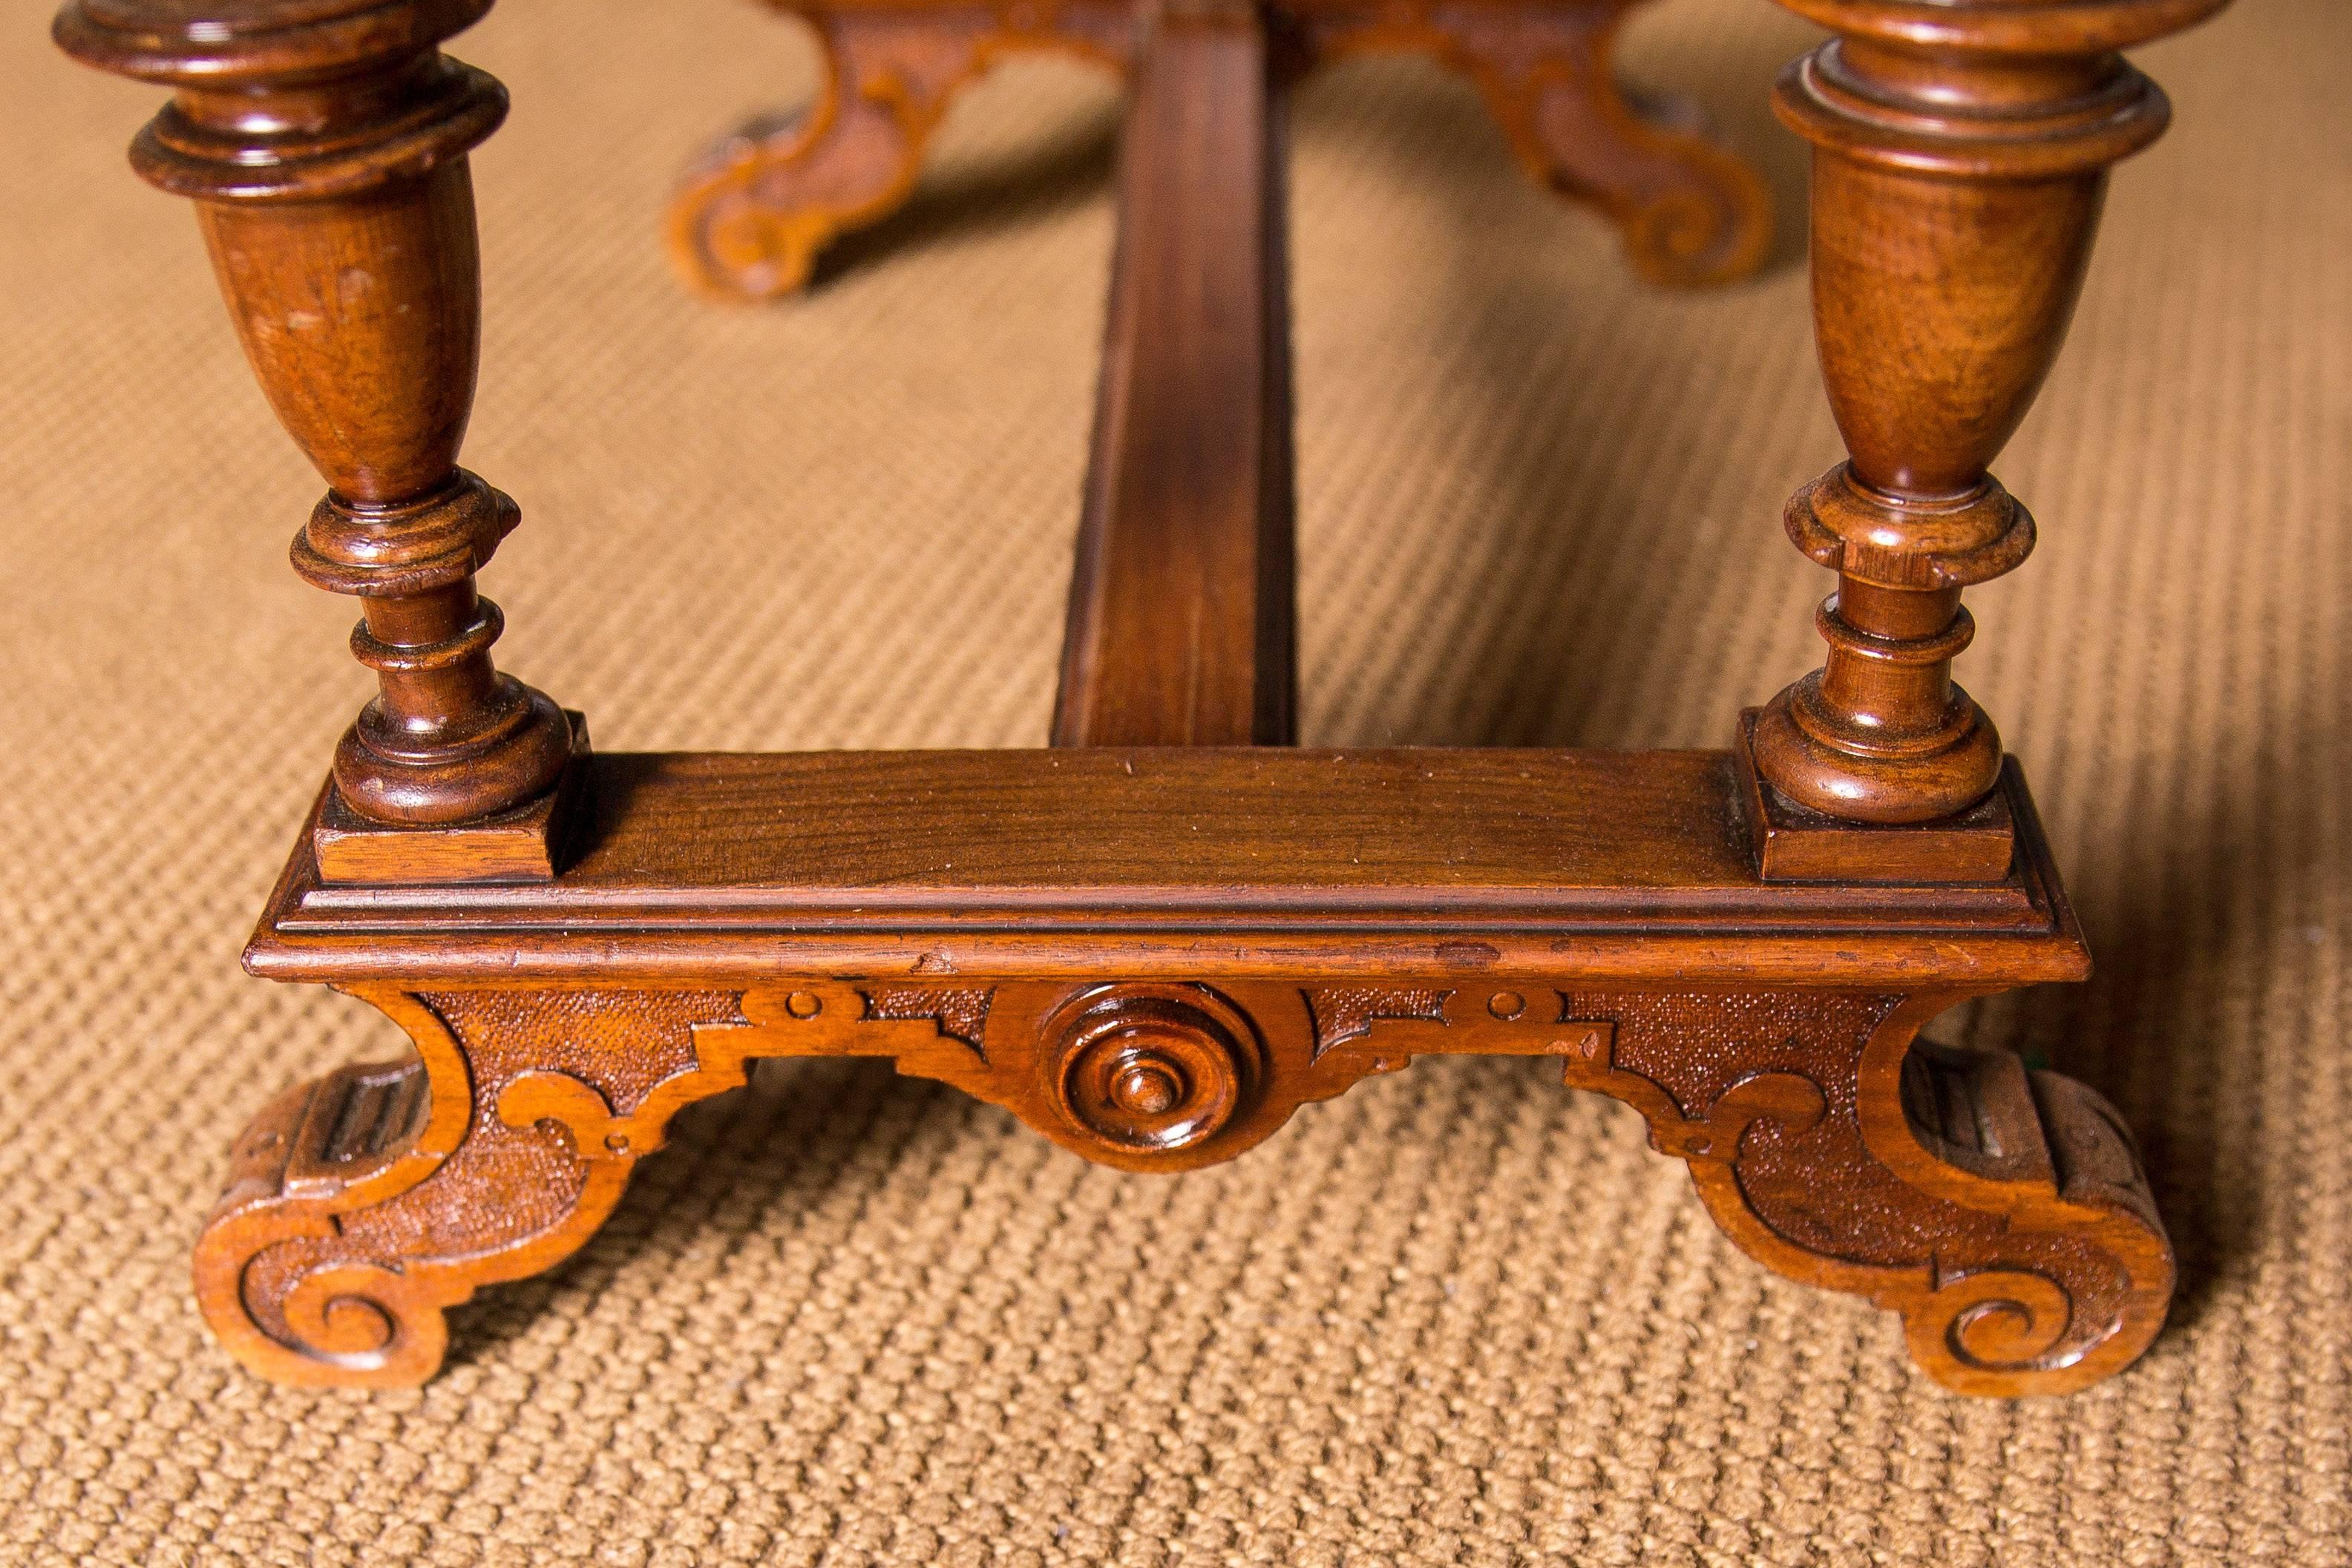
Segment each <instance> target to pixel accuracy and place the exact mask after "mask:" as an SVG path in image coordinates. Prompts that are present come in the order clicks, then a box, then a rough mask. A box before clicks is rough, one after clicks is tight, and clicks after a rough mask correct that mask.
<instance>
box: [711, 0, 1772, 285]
mask: <svg viewBox="0 0 2352 1568" xmlns="http://www.w3.org/2000/svg"><path fill="white" fill-rule="evenodd" d="M768 3H769V4H770V5H773V6H774V7H775V8H776V9H777V10H780V11H783V12H787V13H789V14H792V15H794V16H800V17H801V18H803V20H805V21H806V22H807V23H808V24H809V25H810V26H811V27H812V28H814V31H815V33H816V36H817V40H818V44H819V47H820V48H821V49H822V50H823V53H824V63H823V85H822V87H821V88H820V89H819V92H818V96H817V99H816V101H815V102H814V104H812V105H811V106H810V107H809V108H808V109H807V110H804V111H803V112H799V113H793V114H786V115H780V116H769V117H765V118H762V119H760V120H753V121H751V123H750V124H748V125H746V126H744V127H743V128H742V129H740V130H739V131H736V132H735V133H734V134H732V135H730V136H729V137H727V138H725V139H724V140H722V141H720V142H719V144H718V145H717V146H716V147H714V148H713V149H711V151H710V152H709V153H707V154H705V156H704V157H703V158H702V159H701V160H700V161H699V162H697V163H696V164H695V165H694V166H693V167H692V168H691V169H690V170H689V171H688V174H687V177H686V180H685V182H684V183H683V184H682V185H681V187H680V189H679V192H678V194H677V198H676V199H675V200H674V201H673V203H672V204H671V207H670V214H669V246H670V252H671V255H672V256H673V257H674V258H675V259H676V261H677V266H678V268H679V270H680V271H681V272H682V273H683V274H684V275H685V276H686V277H687V279H688V282H689V283H691V284H692V285H693V286H694V287H696V288H698V289H699V290H701V291H702V292H704V293H707V294H709V295H711V296H713V297H715V298H731V299H764V298H775V297H777V296H780V295H784V294H789V293H792V292H793V290H795V289H798V288H800V287H802V286H803V285H804V284H806V283H807V282H808V280H809V277H810V276H811V274H812V273H813V271H814V267H815V264H816V259H817V256H818V255H819V254H820V253H821V252H822V251H823V250H824V247H825V246H827V245H829V244H831V243H832V242H833V241H834V240H835V239H836V238H838V237H839V236H840V235H844V234H845V233H847V232H849V231H851V230H853V229H857V228H863V227H866V226H867V225H872V224H875V223H878V222H879V221H881V220H882V219H883V218H885V217H887V216H888V215H889V214H891V213H893V212H895V211H897V210H898V208H899V207H900V206H901V205H903V204H905V203H906V201H907V200H908V197H909V196H910V195H911V194H912V193H913V192H914V189H915V183H916V180H917V177H918V175H919V172H920V170H921V166H922V159H923V152H924V148H925V147H926V145H927V144H928V143H929V140H930V137H931V134H932V132H933V131H934V130H936V129H937V127H938V125H939V123H940V119H941V117H942V116H943V115H944V113H945V112H946V109H947V106H948V104H949V103H950V101H951V100H952V99H953V98H954V96H955V95H956V93H958V92H959V91H961V89H963V88H964V87H965V86H966V85H968V84H969V83H971V82H972V81H973V80H976V79H977V78H979V77H980V76H982V74H984V73H985V72H986V71H987V70H988V69H989V68H990V67H991V66H992V65H993V64H995V63H996V62H997V61H998V60H1001V59H1003V58H1004V57H1007V56H1010V55H1013V54H1018V53H1034V52H1039V51H1046V52H1055V53H1060V54H1065V55H1076V56H1077V57H1081V58H1084V59H1087V60H1089V61H1092V62H1093V63H1095V64H1097V65H1101V66H1104V67H1107V68H1110V69H1112V70H1116V71H1118V72H1121V73H1122V74H1124V73H1125V72H1127V71H1128V70H1129V68H1131V66H1132V64H1133V59H1134V53H1135V49H1136V46H1137V40H1138V38H1139V37H1140V34H1139V29H1138V26H1137V15H1138V7H1137V6H1136V5H1134V4H1132V0H1055V3H1054V4H1050V5H1033V4H1025V3H1015V0H971V4H970V5H925V6H921V7H918V8H912V9H908V10H905V11H882V10H877V11H869V10H866V9H863V8H843V9H835V8H833V7H831V6H829V5H826V4H825V0H768ZM1640 3H1641V0H1551V3H1550V4H1545V5H1491V4H1480V3H1477V0H1468V3H1453V4H1446V3H1443V0H1412V3H1408V4H1402V5H1395V4H1377V3H1374V0H1362V3H1360V4H1344V3H1338V0H1301V3H1299V4H1295V5H1277V6H1276V7H1275V10H1276V12H1277V13H1278V16H1277V21H1278V30H1279V32H1280V36H1281V38H1282V40H1283V43H1284V46H1285V50H1286V62H1285V68H1286V70H1297V69H1303V68H1313V67H1315V66H1318V65H1320V64H1323V63H1326V62H1329V61H1336V60H1341V59H1346V58H1349V57H1354V56H1358V55H1366V54H1417V55H1426V56H1429V57H1433V58H1435V59H1436V60H1438V61H1439V62H1440V63H1441V64H1443V65H1444V66H1445V67H1447V68H1449V69H1452V70H1454V71H1456V72H1458V73H1460V74H1461V75H1463V76H1465V77H1466V78H1468V79H1469V80H1470V81H1471V82H1472V83H1473V84H1474V85H1475V86H1476V88H1477V89H1478V91H1479V93H1480V95H1481V97H1482V98H1483V99H1485V101H1486V108H1487V110H1488V111H1489V112H1490V113H1491V114H1493V116H1494V117H1495V120H1496V122H1497V123H1498V124H1499V125H1501V127H1502V128H1503V131H1504V134H1505V136H1506V137H1507V139H1508V140H1509V141H1510V144H1511V147H1512V150H1513V151H1514V152H1517V155H1518V158H1519V161H1520V162H1521V163H1522V164H1523V165H1524V166H1525V167H1526V169H1527V170H1528V173H1529V174H1530V175H1532V176H1533V177H1534V178H1535V180H1536V181H1537V182H1538V183H1540V184H1542V185H1543V186H1545V187H1546V188H1547V189H1549V190H1552V191H1556V192H1558V193H1560V194H1562V195H1565V196H1568V197H1570V198H1571V199H1574V200H1577V201H1580V202H1583V203H1586V204H1590V205H1592V206H1595V207H1598V208H1600V209H1601V211H1602V212H1604V213H1606V214H1608V215H1609V216H1610V217H1611V218H1612V220H1614V221H1615V223H1616V224H1617V225H1618V227H1619V228H1620V230H1621V231H1622V233H1623V235H1624V236H1625V245H1626V249H1627V252H1628V254H1629V256H1631V257H1632V259H1633V264H1634V266H1635V267H1637V268H1638V269H1639V270H1640V271H1641V273H1642V274H1643V276H1644V277H1648V278H1649V279H1651V280H1652V281H1653V282H1657V283H1664V284H1669V285H1675V286H1693V285H1705V284H1712V283H1721V282H1726V281H1728V280H1730V279H1732V278H1735V277H1742V276H1744V275H1746V274H1747V273H1749V272H1752V271H1754V270H1755V269H1756V268H1757V267H1759V266H1760V265H1762V263H1763V260H1764V257H1765V254H1766V252H1767V250H1768V249H1769V246H1770V242H1771V206H1770V203H1769V199H1768V198H1767V196H1766V194H1765V192H1764V187H1763V185H1762V183H1761V182H1759V180H1758V178H1757V176H1756V175H1755V173H1754V172H1752V171H1750V170H1749V169H1748V166H1747V165H1746V164H1744V163H1742V162H1740V161H1739V160H1738V159H1737V158H1735V157H1733V156H1732V155H1731V154H1729V153H1727V152H1724V151H1722V150H1721V149H1719V148H1717V147H1716V146H1714V145H1713V144H1712V143H1710V142H1708V141H1706V140H1705V139H1704V138H1703V137H1701V136H1700V135H1698V134H1696V129H1695V125H1694V123H1693V121H1694V119H1695V117H1694V116H1692V115H1691V114H1689V113H1688V112H1686V111H1682V110H1675V111H1668V110H1664V108H1662V107H1654V106H1648V105H1644V106H1642V107H1636V105H1635V104H1634V103H1633V101H1632V100H1630V99H1628V98H1627V96H1626V95H1625V93H1624V92H1623V91H1622V89H1620V88H1619V86H1618V84H1617V81H1616V78H1615V76H1614V74H1613V72H1612V68H1611V65H1610V54H1611V47H1612V41H1613V39H1614V37H1615V35H1616V30H1617V28H1618V26H1620V25H1621V24H1622V21H1623V19H1624V16H1625V15H1626V13H1628V12H1629V11H1631V10H1632V9H1633V7H1634V6H1635V5H1638V4H1640Z"/></svg>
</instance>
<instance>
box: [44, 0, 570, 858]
mask: <svg viewBox="0 0 2352 1568" xmlns="http://www.w3.org/2000/svg"><path fill="white" fill-rule="evenodd" d="M488 9H489V0H444V3H441V4H435V5H425V4H417V5H390V6H386V5H359V4H355V3H346V4H333V3H330V0H309V3H307V4H299V5H297V4H267V3H264V0H247V3H246V4H242V5H238V4H234V3H226V4H223V5H216V6H203V5H185V4H173V3H171V0H91V3H90V4H89V5H69V6H68V7H67V8H66V9H65V10H64V11H63V12H62V13H60V15H59V16H58V28H57V32H58V41H59V42H60V43H61V44H62V45H63V46H64V47H66V48H67V50H68V52H70V53H72V54H74V55H76V56H77V57H79V58H81V59H83V60H86V61H88V62H89V63H91V64H93V65H98V66H102V67H105V68H109V69H113V70H119V71H121V72H123V73H125V74H127V75H131V76H137V77H142V78H145V79H148V80H151V81H159V82H163V83H166V84H168V85H170V86H171V87H172V88H173V89H174V92H173V99H172V103H171V106H170V107H169V108H167V109H166V110H164V111H163V113H162V114H161V115H159V116H157V117H156V119H155V120H154V122H153V123H152V124H151V125H149V126H148V128H147V129H146V130H145V131H142V133H141V135H140V137H139V140H138V141H137V142H136V143H135V144H134V145H133V147H132V149H131V162H132V163H133V165H134V167H136V168H137V169H138V171H139V172H140V173H141V174H142V175H144V176H145V177H146V178H147V179H148V180H149V181H150V182H151V183H153V184H155V185H157V186H159V187H161V188H163V190H166V191H169V192H172V193H174V194H177V195H182V196H187V197H190V198H193V199H194V202H195V204H196V214H197V221H198V225H199V226H200V228H201V229H202V231H203V233H204V236H205V246H206V248H207V250H208V251H209V252H210V253H211V256H212V260H213V269H214V271H215V274H217V275H218V277H219V279H220V285H221V291H222V293H223V295H224V296H225V297H226V299H227V302H228V307H229V316H230V319H232V320H233V321H234V322H235V323H236V329H237V335H238V337H239V339H240V340H242V341H243V343H244V345H245V350H246V355H247V358H248V359H249V360H250V361H252V364H253V370H254V374H255V375H256V376H257V378H258V379H259V381H260V382H261V386H262V390H263V391H264V392H266V393H268V397H269V401H270V403H271V406H272V407H274V408H275V409H276V410H277V411H278V418H279V419H280V420H281V421H282V422H283V423H284V424H285V426H286V429H287V431H288V433H289V434H291V435H292V436H293V437H294V440H295V443H296V444H298V445H299V446H300V447H301V448H302V450H303V452H304V453H305V454H306V455H308V456H309V457H310V461H311V463H312V464H313V465H315V466H316V467H317V468H318V470H319V472H320V475H321V476H324V477H325V479H326V481H327V484H328V486H329V489H328V492H327V496H326V498H325V499H324V500H322V501H320V503H319V506H318V507H317V509H316V510H315V511H313V512H312V513H311V515H310V522H309V524H308V525H307V526H306V527H305V528H303V529H302V531H301V532H300V533H299V534H298V535H296V536H295V539H294V549H293V559H294V567H295V570H297V571H299V572H300V573H301V574H302V575H303V577H304V578H305V579H307V580H310V582H312V583H314V584H316V585H317V586H319V587H320V588H324V589H327V590H329V591H332V592H337V593H349V594H353V595H356V596H357V597H358V598H359V600H360V602H361V605H362V609H363V611H364V612H365V618H364V619H363V620H362V622H361V623H360V625H359V626H358V628H357V629H356V630H354V631H353V632H352V654H353V655H354V656H355V657H356V658H358V659H359V660H360V662H361V663H362V664H366V665H368V666H370V667H371V668H373V670H374V671H375V672H376V674H377V676H378V678H379V680H380V683H381V685H382V688H383V690H382V694H381V695H379V696H378V697H377V698H376V699H375V700H374V701H373V702H372V703H370V704H369V705H368V706H367V707H366V708H365V709H364V710H363V711H362V713H361V714H360V716H359V719H358V721H357V722H356V723H354V724H353V725H352V727H351V729H350V730H348V731H347V732H345V734H344V736H343V739H342V743H341V746H340V747H338V749H337V751H336V754H335V779H336V782H337V785H338V788H339V789H340V790H341V796H342V799H343V801H344V802H345V804H346V805H348V806H349V808H350V809H351V810H352V811H353V812H354V813H356V814H357V815H358V816H360V817H362V818H364V819H369V820H373V821H380V822H396V823H436V824H438V823H452V822H464V821H473V820H477V819H480V818H483V817H488V816H492V815H495V814H498V813H500V812H505V811H509V810H513V809H515V808H517V807H520V806H524V805H526V804H527V803H528V802H530V801H531V800H534V799H535V798H537V797H539V796H541V795H543V794H544V793H545V792H546V791H547V790H549V789H551V788H552V787H553V785H554V784H555V782H556V780H557V779H558V778H559V777H561V775H562V771H563V768H564V767H565V764H566V763H567V762H568V761H569V760H570V758H571V755H572V728H571V726H570V724H569V723H568V722H567V721H566V720H565V718H564V716H563V715H562V713H561V712H560V711H558V709H557V708H556V706H555V705H554V704H553V703H552V702H551V701H549V700H548V698H547V697H546V696H544V695H541V694H540V693H538V692H535V691H533V690H531V689H530V687H528V686H525V685H521V684H520V683H519V682H517V681H516V680H515V679H514V678H513V677H512V676H509V675H503V674H499V672H498V671H497V670H496V669H495V668H494V667H493V666H492V664H491V663H490V653H489V650H490V645H491V644H492V643H495V642H497V641H498V637H499V632H500V631H501V630H502V629H503V627H504V624H505V623H504V621H503V620H502V618H501V617H500V615H499V607H498V606H497V605H496V604H493V603H492V602H490V601H488V600H487V599H483V598H481V597H480V596H479V595H478V594H477V593H476V591H475V589H474V575H475V573H476V572H477V571H478V570H480V569H481V568H482V567H483V566H484V565H485V564H487V563H488V560H489V559H490V555H491V552H492V551H494V550H495V549H497V548H498V546H499V541H500V540H501V539H503V538H505V537H506V536H507V534H508V533H509V531H510V530H511V529H512V528H514V526H515V524H516V522H517V520H518V519H519V517H520V513H519V512H518V511H517V509H516V507H515V504H514V503H513V502H512V501H511V500H509V498H508V497H505V496H504V495H502V494H500V493H499V491H497V490H494V489H492V488H491V487H490V486H488V485H487V484H485V483H483V482H482V480H480V479H479V478H478V477H476V476H474V475H472V474H469V473H467V472H466V471H465V470H463V469H461V468H459V467H458V466H457V451H458V447H459V445H460V444H461V443H462V442H463V441H464V439H465V434H466V423H467V418H468V416H469V415H470V414H471V413H472V410H473V401H474V382H475V370H476V365H477V361H478V357H479V351H480V342H481V278H480V261H479V254H478V246H477V242H476V239H475V233H474V193H473V184H472V179H471V176H470V174H469V173H468V172H467V162H466V154H467V151H468V150H469V149H471V148H472V147H474V146H475V145H476V144H477V143H478V142H480V141H482V140H483V139H484V138H485V137H487V136H488V135H489V134H490V132H491V131H495V130H496V129H497V128H498V126H499V122H500V121H501V120H504V119H505V117H506V111H507V99H506V89H503V88H501V87H500V86H499V84H498V83H497V82H495V81H493V80H492V79H491V78H488V76H485V75H484V74H483V73H481V72H480V71H478V70H475V69H474V68H472V67H470V66H465V65H461V64H458V63H457V62H456V61H454V60H450V59H448V58H446V57H444V56H442V55H441V54H440V53H439V52H438V50H437V48H436V45H437V44H438V43H439V42H440V41H441V39H442V38H444V37H447V36H448V35H449V34H451V33H454V32H456V31H457V30H458V29H459V28H461V27H464V26H467V25H469V24H470V23H472V22H473V21H474V20H475V19H476V18H478V16H481V15H482V14H483V13H484V12H485V11H487V10H488ZM536 870H537V873H538V874H541V875H549V874H552V871H553V866H552V862H551V858H550V856H549V855H548V853H547V852H545V850H544V848H543V847H542V849H541V852H540V853H539V854H538V856H537V857H536Z"/></svg>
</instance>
